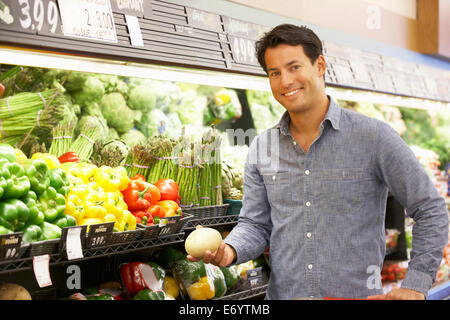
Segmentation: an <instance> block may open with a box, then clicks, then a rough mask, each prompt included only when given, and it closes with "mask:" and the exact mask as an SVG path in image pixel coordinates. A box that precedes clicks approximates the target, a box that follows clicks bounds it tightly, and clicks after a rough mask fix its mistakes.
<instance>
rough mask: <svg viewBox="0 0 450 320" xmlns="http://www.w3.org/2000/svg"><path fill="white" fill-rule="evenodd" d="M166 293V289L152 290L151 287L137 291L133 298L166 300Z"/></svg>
mask: <svg viewBox="0 0 450 320" xmlns="http://www.w3.org/2000/svg"><path fill="white" fill-rule="evenodd" d="M165 299H166V294H165V293H164V291H156V292H155V291H152V290H150V289H144V290H141V291H139V292H138V293H136V294H135V295H134V297H133V300H165Z"/></svg>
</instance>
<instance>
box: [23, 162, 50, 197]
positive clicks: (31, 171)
mask: <svg viewBox="0 0 450 320" xmlns="http://www.w3.org/2000/svg"><path fill="white" fill-rule="evenodd" d="M20 164H21V165H22V167H23V169H24V171H25V175H26V176H27V177H28V179H29V180H30V186H31V190H33V191H34V192H36V194H38V195H39V194H41V193H42V192H44V191H45V190H46V189H47V188H48V187H49V186H50V177H48V176H47V172H48V166H47V163H46V162H45V161H44V160H39V159H35V160H33V159H27V160H23V161H21V162H20Z"/></svg>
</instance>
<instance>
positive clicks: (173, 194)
mask: <svg viewBox="0 0 450 320" xmlns="http://www.w3.org/2000/svg"><path fill="white" fill-rule="evenodd" d="M155 186H156V187H157V188H158V189H159V191H160V193H161V198H160V200H161V201H162V200H172V201H175V202H176V203H177V204H180V200H181V196H180V194H179V189H180V188H179V186H178V183H177V182H176V181H175V180H172V179H159V180H158V181H156V183H155Z"/></svg>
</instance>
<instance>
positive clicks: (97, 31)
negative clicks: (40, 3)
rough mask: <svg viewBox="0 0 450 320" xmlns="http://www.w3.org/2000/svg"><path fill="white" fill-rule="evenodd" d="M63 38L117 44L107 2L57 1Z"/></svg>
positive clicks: (98, 0) (95, 0) (97, 0)
mask: <svg viewBox="0 0 450 320" xmlns="http://www.w3.org/2000/svg"><path fill="white" fill-rule="evenodd" d="M58 3H59V9H60V11H61V21H62V29H63V33H64V35H65V36H69V37H76V38H82V39H92V40H99V41H107V42H114V43H117V35H116V27H115V24H114V18H113V14H112V11H111V6H110V3H109V0H77V1H74V0H58Z"/></svg>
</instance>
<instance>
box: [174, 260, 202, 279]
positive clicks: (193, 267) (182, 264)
mask: <svg viewBox="0 0 450 320" xmlns="http://www.w3.org/2000/svg"><path fill="white" fill-rule="evenodd" d="M173 269H174V270H175V273H176V274H177V275H178V276H179V277H180V279H181V280H183V281H184V282H186V283H188V284H191V283H194V282H197V281H199V280H200V278H201V277H204V276H206V269H205V264H204V262H203V260H200V261H197V262H192V261H189V260H188V259H187V258H186V257H183V258H181V259H179V260H177V261H175V263H174V264H173Z"/></svg>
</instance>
